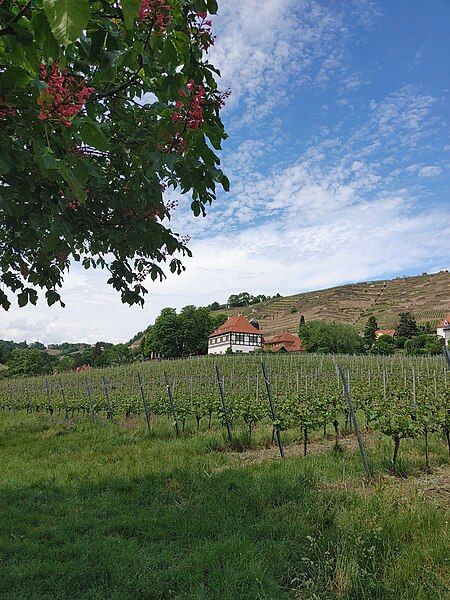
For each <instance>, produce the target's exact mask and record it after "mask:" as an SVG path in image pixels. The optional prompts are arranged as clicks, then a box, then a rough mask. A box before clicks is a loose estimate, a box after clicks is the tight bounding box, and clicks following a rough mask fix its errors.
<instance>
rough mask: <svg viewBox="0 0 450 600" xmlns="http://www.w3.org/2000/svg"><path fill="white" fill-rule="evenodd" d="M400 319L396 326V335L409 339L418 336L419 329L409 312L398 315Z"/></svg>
mask: <svg viewBox="0 0 450 600" xmlns="http://www.w3.org/2000/svg"><path fill="white" fill-rule="evenodd" d="M399 317H400V319H399V322H398V325H397V335H399V336H402V337H406V338H408V339H411V338H412V337H414V336H416V335H418V333H419V329H418V327H417V323H416V320H415V319H414V317H413V316H412V314H411V313H409V312H403V313H400V315H399Z"/></svg>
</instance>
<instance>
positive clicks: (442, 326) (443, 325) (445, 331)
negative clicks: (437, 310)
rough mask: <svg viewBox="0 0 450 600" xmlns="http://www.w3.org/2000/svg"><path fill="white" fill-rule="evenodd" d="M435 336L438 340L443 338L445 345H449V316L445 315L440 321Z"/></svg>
mask: <svg viewBox="0 0 450 600" xmlns="http://www.w3.org/2000/svg"><path fill="white" fill-rule="evenodd" d="M436 335H437V336H438V337H440V338H444V342H445V344H446V345H447V346H448V345H450V315H447V316H446V317H444V318H443V319H442V321H441V322H440V323H439V325H438V326H437V329H436Z"/></svg>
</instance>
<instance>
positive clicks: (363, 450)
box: [337, 365, 372, 479]
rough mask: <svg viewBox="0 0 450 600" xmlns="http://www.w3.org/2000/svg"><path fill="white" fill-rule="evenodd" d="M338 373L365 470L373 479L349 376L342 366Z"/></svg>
mask: <svg viewBox="0 0 450 600" xmlns="http://www.w3.org/2000/svg"><path fill="white" fill-rule="evenodd" d="M337 368H338V371H339V375H340V376H341V379H342V385H343V386H344V394H345V396H346V398H347V402H348V409H349V412H350V415H351V418H352V421H353V428H354V430H355V434H356V438H357V440H358V445H359V451H360V453H361V458H362V461H363V465H364V470H365V472H366V475H367V478H368V479H371V477H372V472H371V470H370V467H369V461H368V459H367V453H366V448H365V446H364V441H363V439H362V436H361V433H360V431H359V427H358V422H357V420H356V413H355V409H354V407H353V400H352V396H351V394H350V389H349V387H348V380H347V376H346V373H345V371H344V367H343V366H342V365H338V366H337Z"/></svg>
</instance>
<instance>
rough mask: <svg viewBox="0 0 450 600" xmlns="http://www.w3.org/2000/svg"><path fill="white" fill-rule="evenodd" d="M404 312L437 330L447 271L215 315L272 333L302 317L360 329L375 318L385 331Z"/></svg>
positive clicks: (447, 308) (449, 293)
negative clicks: (250, 321)
mask: <svg viewBox="0 0 450 600" xmlns="http://www.w3.org/2000/svg"><path fill="white" fill-rule="evenodd" d="M404 311H409V312H411V313H412V314H413V315H414V317H415V318H416V320H417V322H418V324H430V325H432V326H435V325H436V324H437V323H438V321H439V320H440V319H441V318H442V317H443V316H445V315H446V314H448V313H450V273H449V272H448V271H441V272H439V273H436V274H434V275H417V276H414V277H403V278H397V279H385V280H380V281H368V282H364V283H355V284H349V285H341V286H339V287H334V288H328V289H325V290H320V291H314V292H306V293H303V294H295V295H293V296H285V297H281V298H274V299H272V300H268V301H267V302H261V303H260V304H257V305H252V306H246V307H241V308H234V309H227V310H220V311H217V312H221V313H225V314H227V315H232V314H236V313H241V314H243V315H245V316H247V317H248V318H253V319H256V320H257V321H258V322H259V324H260V327H261V330H262V331H263V332H264V333H266V334H269V335H271V334H275V333H281V332H283V331H292V332H294V331H297V329H298V324H299V320H300V315H304V316H305V319H306V321H312V320H321V321H340V322H342V323H351V324H352V325H355V327H357V328H358V330H360V331H362V330H363V329H364V325H365V323H366V321H367V319H368V318H369V316H370V315H372V314H373V315H375V317H376V319H377V321H378V326H379V327H380V328H381V329H389V328H393V327H394V326H395V324H396V323H397V320H398V313H400V312H404Z"/></svg>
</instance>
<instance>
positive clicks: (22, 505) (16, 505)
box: [0, 414, 450, 600]
mask: <svg viewBox="0 0 450 600" xmlns="http://www.w3.org/2000/svg"><path fill="white" fill-rule="evenodd" d="M220 444H221V437H220V433H218V432H215V433H208V432H204V433H201V434H198V435H196V436H186V437H184V438H183V439H178V440H175V439H173V438H172V437H171V435H170V430H169V428H167V430H164V427H163V428H162V429H161V430H160V432H159V433H158V435H156V434H155V435H153V436H149V435H147V434H146V433H145V430H144V429H143V428H139V427H138V428H128V427H127V428H125V427H121V426H119V425H117V424H107V423H102V422H97V423H91V422H89V421H88V420H81V421H76V422H72V423H69V424H65V423H62V422H61V421H57V420H56V419H50V418H48V417H46V416H38V415H31V416H27V415H8V414H1V415H0V464H1V465H2V467H1V470H0V515H1V516H0V531H1V533H0V552H1V561H0V597H1V598H7V599H28V598H52V599H53V598H92V599H100V598H101V599H103V598H108V599H119V598H120V599H122V598H150V599H166V598H167V599H172V598H173V599H177V600H187V599H189V600H194V599H196V600H197V599H202V600H203V599H205V600H213V599H221V600H227V599H238V598H239V599H241V598H242V599H270V600H272V599H285V598H286V599H288V598H291V599H303V598H310V599H322V598H324V599H325V598H380V599H390V598H396V599H398V598H401V599H405V600H406V599H408V600H409V599H412V598H418V599H428V598H429V599H433V600H435V599H438V598H448V597H449V595H450V588H449V587H448V581H449V569H448V563H447V562H446V561H447V558H448V544H449V535H448V512H447V511H446V509H445V506H444V505H443V504H442V502H440V501H435V500H433V498H430V497H428V496H425V497H422V496H421V495H420V494H419V493H418V492H417V491H416V488H415V486H414V485H411V486H410V487H409V488H408V489H407V491H405V488H404V487H403V486H397V485H394V484H393V485H389V484H388V483H386V482H383V481H381V480H380V479H378V481H376V482H375V483H373V484H371V485H370V486H365V485H364V482H363V475H362V468H361V464H360V460H359V457H358V455H357V454H356V453H353V452H349V451H344V452H328V453H326V454H317V455H311V456H307V457H306V458H304V457H293V458H289V459H288V460H286V461H284V462H281V461H279V460H277V461H271V462H262V463H261V464H249V465H247V466H239V465H236V463H235V461H234V459H233V456H232V455H231V454H227V453H224V452H218V451H213V450H216V449H217V448H219V447H220ZM389 450H390V448H388V445H387V443H386V441H384V440H382V441H380V442H379V443H377V444H376V445H375V447H374V448H373V449H372V450H371V461H372V464H373V465H374V467H375V470H376V471H378V472H380V471H382V470H383V469H384V468H385V467H386V465H387V461H388V452H389ZM419 451H420V445H417V444H415V445H414V444H409V445H408V446H407V445H406V444H405V448H404V450H403V468H404V469H405V470H406V471H409V472H410V473H414V474H418V473H419V471H420V465H421V460H422V459H421V455H420V452H419ZM432 459H433V463H434V465H435V466H436V465H437V464H444V463H445V462H446V460H447V458H446V451H445V446H444V445H443V444H442V443H441V442H440V441H439V440H438V439H437V438H436V439H433V440H432ZM342 484H345V486H343V485H342Z"/></svg>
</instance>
